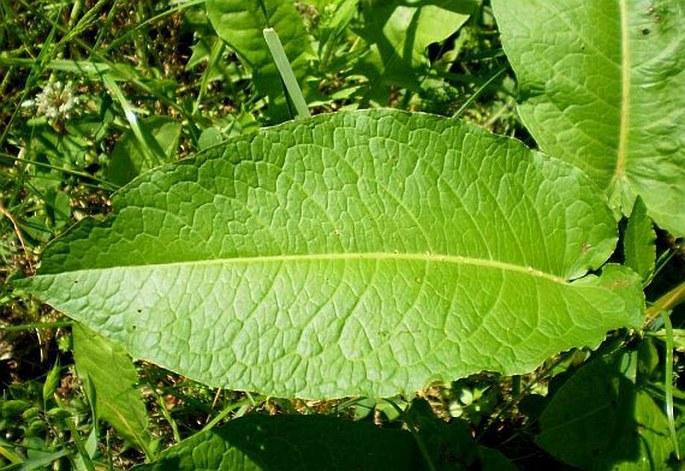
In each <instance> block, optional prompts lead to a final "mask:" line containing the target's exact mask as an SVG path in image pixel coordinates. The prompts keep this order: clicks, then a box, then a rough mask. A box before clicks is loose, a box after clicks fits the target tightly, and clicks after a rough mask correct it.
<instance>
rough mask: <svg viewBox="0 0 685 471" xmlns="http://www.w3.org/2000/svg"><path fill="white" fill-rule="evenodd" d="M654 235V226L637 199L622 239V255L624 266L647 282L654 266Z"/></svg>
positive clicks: (643, 206) (640, 200) (640, 201)
mask: <svg viewBox="0 0 685 471" xmlns="http://www.w3.org/2000/svg"><path fill="white" fill-rule="evenodd" d="M655 240H656V234H655V232H654V224H653V223H652V220H651V219H650V218H649V217H648V216H647V208H645V205H644V203H643V202H642V199H641V198H640V197H638V199H637V201H636V202H635V206H634V207H633V213H632V214H631V215H630V219H628V224H627V225H626V230H625V234H624V237H623V255H624V257H625V265H626V266H627V267H630V268H631V269H632V270H633V271H634V272H635V273H637V274H639V275H640V276H641V277H642V279H643V280H648V279H649V277H651V276H652V274H653V273H654V267H655V266H656V244H655Z"/></svg>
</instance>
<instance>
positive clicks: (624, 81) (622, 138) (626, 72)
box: [615, 0, 630, 180]
mask: <svg viewBox="0 0 685 471" xmlns="http://www.w3.org/2000/svg"><path fill="white" fill-rule="evenodd" d="M619 9H620V11H621V66H620V67H621V115H620V122H619V134H618V152H617V156H616V170H615V171H616V178H617V179H618V180H623V177H624V173H625V159H626V152H627V148H628V127H629V122H630V114H629V111H630V48H629V45H628V41H629V35H628V26H629V24H628V6H627V5H626V0H621V1H620V4H619Z"/></svg>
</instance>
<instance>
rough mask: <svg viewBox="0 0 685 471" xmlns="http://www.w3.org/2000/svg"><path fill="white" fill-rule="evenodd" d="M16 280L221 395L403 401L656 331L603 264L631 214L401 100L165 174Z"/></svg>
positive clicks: (553, 170)
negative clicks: (624, 216)
mask: <svg viewBox="0 0 685 471" xmlns="http://www.w3.org/2000/svg"><path fill="white" fill-rule="evenodd" d="M113 204H114V207H115V208H116V212H115V214H114V215H112V216H111V217H109V218H108V219H106V220H105V221H104V222H103V223H101V224H95V223H93V222H84V223H82V224H80V225H79V226H78V227H77V228H76V229H74V230H72V231H71V232H69V233H68V234H67V235H66V236H64V237H62V238H60V239H57V240H55V241H54V242H53V243H52V244H51V245H50V246H49V247H48V249H46V252H45V254H44V258H43V262H42V266H41V269H40V272H39V275H38V276H36V277H34V278H32V279H29V280H24V281H20V282H19V283H20V284H22V285H23V286H25V287H26V288H27V289H29V290H30V291H31V292H33V293H35V294H36V295H38V296H39V297H41V298H42V299H44V300H46V301H47V302H49V303H50V304H52V305H53V306H55V307H56V308H58V309H60V310H62V311H63V312H65V313H67V314H68V315H70V316H72V317H74V318H76V319H78V320H79V321H81V322H83V323H84V324H86V325H88V326H89V327H91V328H93V329H95V330H97V331H98V332H100V333H101V334H103V335H105V336H107V337H109V338H111V339H113V340H115V341H117V342H120V343H122V344H123V345H125V346H126V348H127V349H128V351H129V352H131V354H132V355H133V356H134V357H138V358H143V359H147V360H150V361H153V362H156V363H158V364H160V365H162V366H164V367H166V368H169V369H171V370H174V371H177V372H179V373H181V374H183V375H186V376H188V377H190V378H193V379H196V380H198V381H201V382H204V383H206V384H209V385H213V386H224V387H228V388H231V389H245V390H257V391H259V392H262V393H264V394H269V395H275V396H289V397H292V396H298V397H305V398H323V397H328V398H330V397H340V396H346V395H352V394H363V395H370V396H389V395H394V394H397V393H399V392H411V391H415V390H417V389H419V388H421V387H424V386H426V385H427V383H428V382H429V381H431V380H451V379H454V378H457V377H461V376H465V375H468V374H471V373H475V372H478V371H481V370H492V371H499V372H502V373H505V374H515V373H523V372H526V371H529V370H530V369H532V368H534V367H536V366H537V365H538V364H539V363H540V362H541V361H543V360H544V359H546V358H547V357H548V356H550V355H552V354H554V353H557V352H559V351H561V350H565V349H568V348H570V347H574V346H591V347H592V346H596V345H597V344H598V343H599V342H600V341H601V340H602V339H603V338H604V335H605V333H606V331H607V330H609V329H612V328H616V327H621V326H638V325H639V324H640V320H641V317H642V310H641V308H642V292H641V289H640V285H639V279H638V277H637V275H635V274H634V273H633V272H631V271H630V270H628V269H624V268H622V267H617V266H609V267H607V268H606V269H605V270H604V273H603V275H602V276H600V277H597V276H594V275H593V276H585V277H584V278H582V279H578V280H576V281H573V282H571V281H570V280H574V279H577V278H580V277H583V276H584V275H586V273H587V271H588V269H596V268H598V267H600V266H601V265H602V264H603V263H604V262H605V261H606V259H607V258H608V256H609V255H610V254H611V253H612V251H613V249H614V246H615V243H616V227H615V223H614V219H613V216H612V214H611V212H610V210H609V209H608V207H607V205H606V203H605V201H604V199H603V197H601V196H599V195H598V194H597V189H596V187H595V186H594V185H593V184H592V183H591V182H590V181H589V179H588V178H587V177H586V176H585V175H584V174H583V173H582V172H580V171H579V170H577V169H575V168H573V167H571V166H570V165H567V164H564V163H562V162H560V161H556V160H551V159H549V158H547V157H545V156H543V155H541V154H539V153H535V152H532V151H530V150H529V149H527V148H526V147H525V146H524V145H523V144H521V143H520V142H518V141H515V140H511V139H508V138H504V137H498V136H495V135H492V134H490V133H488V132H486V131H484V130H482V129H480V128H476V127H472V126H469V125H466V124H463V123H458V122H454V121H451V120H448V119H444V118H440V117H437V116H431V115H424V114H409V113H402V112H397V111H389V110H380V111H379V110H376V111H368V112H357V113H340V114H334V115H325V116H319V117H315V118H312V119H310V120H299V121H296V122H292V123H286V124H284V125H282V126H278V127H275V128H271V129H266V130H263V131H260V132H259V133H257V134H256V135H254V136H251V137H246V138H241V139H239V140H236V141H232V142H231V143H229V144H227V145H226V147H225V148H224V149H223V150H216V151H214V152H212V151H210V152H207V153H206V154H205V155H203V156H202V157H199V158H197V159H194V160H185V161H181V162H178V163H177V164H175V165H171V166H167V167H162V168H160V169H157V170H155V171H152V172H150V173H147V174H145V175H142V176H141V177H139V178H137V179H136V180H134V181H133V182H132V183H131V184H130V185H128V186H126V187H124V188H123V189H122V190H121V191H120V192H118V193H117V194H116V196H115V198H114V201H113Z"/></svg>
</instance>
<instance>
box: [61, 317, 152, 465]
mask: <svg viewBox="0 0 685 471" xmlns="http://www.w3.org/2000/svg"><path fill="white" fill-rule="evenodd" d="M72 335H73V337H74V361H75V363H76V369H77V371H78V374H79V375H80V376H81V377H87V381H86V384H89V385H90V387H91V388H92V389H94V391H95V394H94V395H95V406H96V411H97V417H99V418H101V419H104V420H106V421H107V422H108V423H109V424H110V425H112V427H114V428H115V429H116V430H117V431H118V432H119V433H120V434H121V435H122V436H123V437H124V438H125V439H126V440H128V441H130V442H131V443H134V444H136V445H138V446H139V447H140V448H141V449H142V450H144V451H146V452H147V447H148V443H149V442H150V437H149V435H148V433H147V411H146V408H145V404H144V403H143V399H142V397H141V394H140V390H138V389H136V387H135V384H136V382H137V381H138V375H137V373H136V369H135V367H134V365H133V362H132V361H131V359H130V357H129V356H128V354H127V353H126V352H125V351H124V350H123V349H122V348H121V347H119V346H118V345H116V344H114V343H112V342H110V341H109V340H107V339H105V338H104V337H102V336H101V335H99V334H97V333H96V332H93V331H92V330H90V329H88V328H87V327H85V326H84V325H82V324H78V323H76V324H74V325H73V327H72ZM86 392H88V389H87V390H86ZM89 397H90V399H91V401H92V399H93V394H92V393H91V394H89ZM89 440H90V439H89ZM146 454H147V453H146Z"/></svg>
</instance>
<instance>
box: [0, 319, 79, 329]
mask: <svg viewBox="0 0 685 471" xmlns="http://www.w3.org/2000/svg"><path fill="white" fill-rule="evenodd" d="M72 324H73V322H71V321H56V322H30V323H28V324H21V325H8V326H5V327H0V332H21V331H23V330H33V329H57V328H59V327H69V326H70V325H72Z"/></svg>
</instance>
